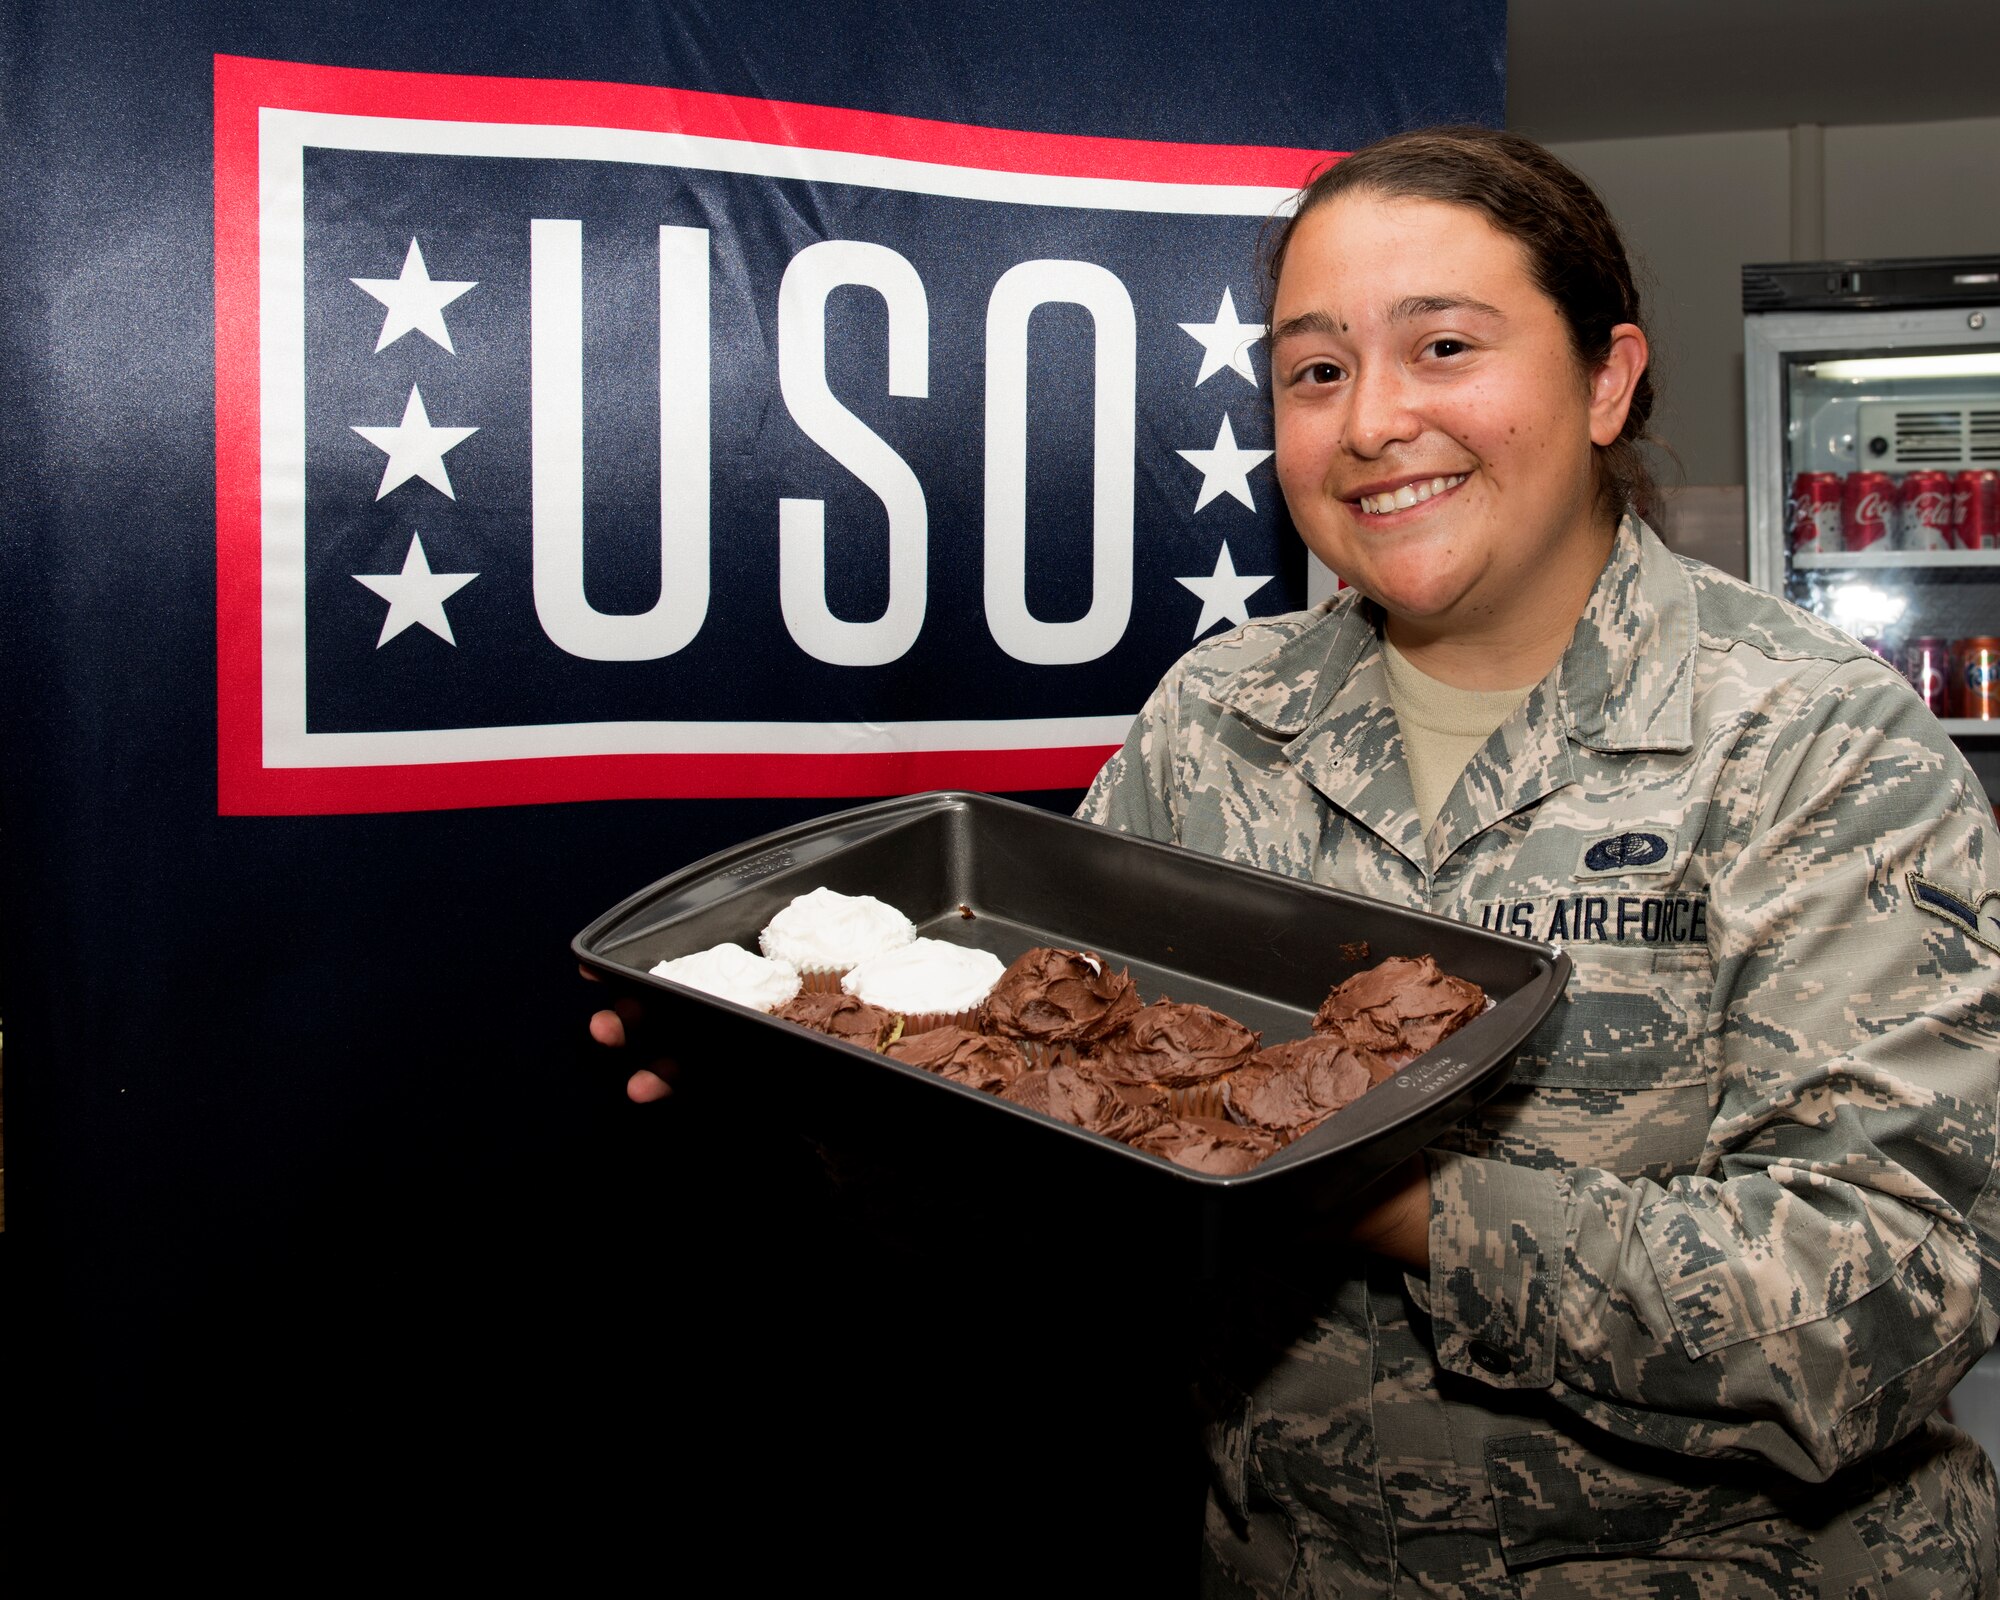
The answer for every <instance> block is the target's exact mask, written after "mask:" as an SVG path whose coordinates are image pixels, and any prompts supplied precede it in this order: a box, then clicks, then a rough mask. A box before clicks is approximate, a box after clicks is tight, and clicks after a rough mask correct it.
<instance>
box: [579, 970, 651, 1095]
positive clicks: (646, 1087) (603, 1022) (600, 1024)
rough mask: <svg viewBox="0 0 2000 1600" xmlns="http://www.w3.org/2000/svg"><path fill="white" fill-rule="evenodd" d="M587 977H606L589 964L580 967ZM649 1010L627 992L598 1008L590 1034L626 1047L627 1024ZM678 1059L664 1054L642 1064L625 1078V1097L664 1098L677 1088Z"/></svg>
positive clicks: (604, 1042) (613, 1046)
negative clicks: (672, 1058)
mask: <svg viewBox="0 0 2000 1600" xmlns="http://www.w3.org/2000/svg"><path fill="white" fill-rule="evenodd" d="M577 971H579V972H581V973H582V974H583V975H584V977H586V978H587V979H589V980H590V981H591V982H592V983H599V982H601V981H602V980H601V979H600V978H599V977H598V976H597V974H596V973H594V972H592V971H591V970H590V969H589V968H588V967H582V966H580V967H578V968H577ZM644 1014H645V1007H644V1006H642V1005H640V1003H639V1002H638V1001H637V1000H635V999H633V998H632V997H631V996H629V995H626V996H623V997H621V998H619V999H617V1000H614V1001H612V1002H611V1004H610V1006H609V1007H607V1008H606V1009H605V1010H603V1011H594V1012H592V1013H591V1017H590V1036H591V1038H593V1039H595V1040H596V1041H597V1042H598V1043H599V1044H601V1045H604V1046H606V1047H607V1048H609V1049H612V1050H622V1049H624V1048H625V1045H626V1043H627V1042H628V1036H627V1031H626V1030H627V1027H628V1025H630V1024H636V1023H637V1022H638V1020H639V1018H640V1017H641V1016H643V1015H644ZM673 1080H674V1063H673V1062H672V1061H671V1060H668V1059H666V1058H664V1057H663V1058H662V1059H660V1060H658V1061H655V1062H654V1063H653V1064H652V1065H651V1066H650V1067H641V1068H640V1069H639V1070H638V1071H637V1072H635V1073H633V1074H632V1076H631V1077H629V1078H627V1079H626V1080H625V1097H626V1098H627V1099H628V1100H634V1101H637V1102H638V1103H639V1104H640V1105H645V1104H647V1103H648V1102H649V1101H653V1100H664V1099H666V1097H667V1096H668V1095H670V1094H672V1093H673V1092H674V1082H673Z"/></svg>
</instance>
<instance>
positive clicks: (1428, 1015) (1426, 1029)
mask: <svg viewBox="0 0 2000 1600" xmlns="http://www.w3.org/2000/svg"><path fill="white" fill-rule="evenodd" d="M1485 1008H1486V991H1485V990H1483V989H1481V988H1480V987H1479V985H1478V984H1476V983H1469V982H1467V981H1466V980H1465V979H1464V978H1454V977H1452V976H1451V975H1450V974H1448V973H1446V972H1444V971H1442V970H1440V969H1439V967H1438V964H1437V962H1436V961H1434V960H1433V959H1432V958H1431V957H1429V956H1415V957H1411V956H1391V957H1389V958H1388V959H1387V960H1386V961H1383V962H1381V963H1379V964H1378V965H1376V966H1373V967H1370V968H1369V969H1368V970H1367V971H1366V972H1357V973H1355V975H1354V976H1353V977H1351V978H1349V979H1348V980H1347V981H1346V982H1345V983H1342V984H1339V985H1337V986H1336V987H1335V988H1334V990H1333V992H1332V993H1330V994H1329V995H1328V996H1327V997H1326V999H1325V1000H1324V1001H1323V1002H1321V1004H1320V1008H1319V1012H1318V1014H1317V1015H1315V1016H1314V1018H1313V1032H1315V1033H1318V1034H1324V1035H1327V1036H1329V1037H1332V1038H1335V1039H1338V1040H1339V1041H1340V1042H1341V1043H1342V1044H1344V1045H1346V1046H1347V1047H1348V1048H1349V1049H1350V1050H1352V1051H1354V1052H1355V1053H1356V1054H1357V1055H1360V1056H1362V1057H1363V1058H1364V1060H1365V1059H1367V1058H1368V1057H1370V1056H1373V1057H1375V1058H1376V1059H1375V1060H1373V1061H1370V1062H1369V1069H1370V1075H1371V1076H1373V1077H1374V1078H1375V1081H1376V1082H1378V1083H1379V1082H1380V1081H1381V1080H1382V1078H1385V1077H1387V1076H1388V1075H1389V1074H1390V1073H1391V1072H1393V1071H1394V1070H1395V1069H1396V1068H1397V1067H1399V1066H1402V1065H1404V1064H1406V1063H1408V1062H1410V1061H1413V1060H1415V1059H1416V1058H1417V1057H1418V1056H1420V1055H1422V1054H1423V1053H1424V1052H1425V1051H1426V1050H1429V1049H1430V1048H1432V1046H1434V1045H1437V1044H1439V1043H1441V1042H1442V1041H1443V1040H1445V1039H1448V1038H1449V1037H1450V1036H1451V1035H1452V1034H1454V1033H1456V1032H1458V1030H1459V1029H1460V1028H1462V1027H1464V1026H1465V1025H1466V1024H1467V1023H1468V1022H1470V1021H1471V1020H1472V1019H1473V1018H1474V1017H1476V1016H1478V1015H1479V1013H1480V1012H1481V1011H1483V1010H1484V1009H1485Z"/></svg>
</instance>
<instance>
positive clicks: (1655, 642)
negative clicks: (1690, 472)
mask: <svg viewBox="0 0 2000 1600" xmlns="http://www.w3.org/2000/svg"><path fill="white" fill-rule="evenodd" d="M1694 637H1695V599H1694V583H1693V580H1692V579H1691V578H1689V576H1688V574H1687V571H1686V569H1685V568H1683V567H1682V566H1681V564H1680V562H1679V560H1678V559H1677V558H1676V557H1675V556H1674V555H1673V554H1672V553H1671V552H1670V551H1669V550H1668V549H1667V548H1666V546H1664V545H1663V544H1661V543H1660V541H1659V539H1658V538H1657V537H1656V536H1655V535H1654V533H1653V531H1652V530H1651V529H1650V528H1648V527H1647V526H1646V525H1645V524H1644V523H1643V522H1641V521H1640V520H1639V519H1638V518H1637V517H1627V518H1626V519H1625V520H1624V521H1623V522H1622V523H1621V524H1620V525H1619V529H1618V533H1617V536H1616V538H1615V539H1614V541H1613V544H1612V549H1611V555H1610V558H1609V559H1608V560H1607V561H1606V562H1605V564H1604V571H1603V573H1602V574H1601V575H1600V576H1599V578H1598V580H1597V587H1596V588H1595V589H1594V590H1593V591H1592V593H1591V597H1590V601H1589V603H1588V604H1587V605H1586V606H1585V608H1584V613H1583V616H1582V617H1581V618H1580V619H1579V620H1578V622H1577V626H1576V632H1575V634H1574V635H1573V636H1572V638H1571V640H1570V644H1569V648H1568V649H1567V650H1565V651H1564V652H1563V656H1562V659H1561V660H1560V661H1559V662H1558V663H1557V664H1556V666H1555V668H1554V670H1553V671H1551V672H1550V673H1549V675H1548V676H1547V677H1545V678H1544V679H1543V680H1542V681H1541V682H1540V683H1539V684H1537V685H1536V686H1535V687H1534V688H1533V689H1532V690H1530V691H1529V694H1528V697H1527V699H1526V700H1524V701H1523V702H1522V704H1521V705H1520V707H1519V708H1518V709H1517V710H1516V711H1515V712H1514V714H1513V715H1512V716H1510V717H1509V718H1508V719H1507V720H1506V721H1505V722H1503V723H1502V724H1501V725H1500V726H1499V727H1498V728H1497V729H1495V730H1494V733H1493V736H1492V738H1490V739H1489V740H1487V742H1486V745H1485V747H1484V748H1483V749H1481V750H1480V751H1479V752H1478V754H1476V755H1475V756H1474V757H1473V758H1472V760H1471V762H1470V763H1468V765H1467V767H1466V769H1465V772H1464V774H1463V775H1462V776H1461V777H1460V780H1459V783H1458V785H1457V786H1456V788H1455V789H1454V790H1453V791H1452V793H1451V794H1450V795H1449V796H1448V797H1447V798H1446V800H1445V803H1444V807H1443V809H1442V810H1441V811H1440V812H1439V813H1438V817H1437V821H1436V822H1435V823H1434V824H1433V825H1432V827H1431V829H1430V830H1429V832H1428V833H1426V832H1425V830H1424V828H1423V826H1422V824H1421V822H1420V821H1419V820H1418V817H1417V812H1416V800H1415V797H1414V795H1413V794H1412V792H1411V789H1410V778H1409V770H1408V765H1407V762H1406V760H1405V758H1404V756H1403V744H1402V731H1401V729H1400V727H1399V726H1398V725H1397V722H1396V714H1395V712H1394V711H1393V710H1392V709H1391V707H1390V705H1389V692H1388V674H1387V673H1386V672H1385V671H1384V669H1383V666H1382V644H1381V638H1380V636H1379V634H1378V632H1377V629H1376V622H1375V613H1374V608H1373V607H1372V606H1369V605H1367V604H1365V603H1364V602H1362V601H1361V600H1360V599H1359V597H1358V596H1350V597H1347V598H1344V599H1341V600H1336V601H1335V602H1334V603H1333V604H1332V605H1331V606H1330V607H1329V608H1328V609H1327V612H1326V614H1325V616H1324V617H1323V618H1322V619H1321V621H1320V622H1319V623H1318V624H1317V625H1316V626H1314V627H1312V628H1309V629H1308V630H1307V631H1306V632H1304V633H1302V634H1300V635H1299V636H1298V637H1297V638H1295V639H1293V640H1291V641H1289V642H1288V643H1286V644H1285V645H1283V646H1282V647H1281V648H1280V649H1278V650H1276V651H1275V652H1273V653H1272V654H1271V655H1269V656H1267V657H1265V658H1264V659H1263V660H1262V661H1260V662H1257V663H1256V664H1254V665H1253V666H1251V667H1249V668H1247V669H1245V670H1243V671H1241V672H1239V673H1237V674H1235V675H1234V677H1233V680H1232V681H1231V682H1230V683H1229V685H1228V687H1227V689H1226V691H1225V692H1224V693H1223V694H1222V695H1221V696H1220V697H1219V698H1220V700H1221V703H1222V704H1223V705H1224V706H1225V707H1227V708H1228V709H1230V710H1232V711H1234V712H1236V713H1237V714H1238V715H1239V716H1242V717H1244V718H1246V719H1247V720H1249V721H1250V722H1252V723H1255V724H1257V725H1258V726H1260V727H1262V728H1264V729H1265V730H1266V731H1268V732H1270V733H1271V734H1274V735H1276V736H1279V737H1282V738H1284V739H1286V740H1287V741H1289V742H1288V743H1287V744H1286V745H1285V758H1286V760H1287V761H1288V762H1289V763H1290V764H1291V767H1292V770H1293V771H1294V772H1296V773H1297V774H1298V775H1299V777H1300V778H1302V779H1303V780H1304V781H1305V782H1307V783H1308V784H1310V785H1311V786H1312V787H1313V788H1314V789H1316V790H1318V791H1319V793H1320V794H1321V795H1323V796H1325V798H1326V799H1328V800H1329V801H1331V802H1332V803H1333V804H1334V805H1336V806H1339V807H1340V808H1341V809H1342V810H1343V811H1345V812H1346V813H1347V814H1348V815H1349V816H1351V817H1353V818H1354V819H1355V820H1356V821H1357V822H1359V823H1361V824H1362V825H1363V826H1364V827H1366V828H1368V829H1369V830H1370V831H1371V832H1373V833H1374V834H1375V835H1376V836H1377V837H1378V838H1380V839H1381V840H1382V841H1383V843H1385V844H1386V845H1388V846H1389V847H1390V848H1391V849H1393V850H1395V851H1396V852H1397V853H1398V854H1400V855H1402V856H1403V857H1404V858H1405V859H1407V860H1408V861H1409V862H1410V863H1411V864H1412V865H1413V866H1415V867H1416V868H1418V870H1420V871H1422V872H1424V873H1425V874H1426V875H1428V874H1430V873H1434V872H1436V871H1438V870H1439V869H1440V868H1442V866H1443V865H1444V863H1445V862H1446V861H1448V860H1449V859H1450V858H1451V857H1452V855H1453V854H1454V853H1455V852H1456V851H1457V850H1458V849H1459V847H1460V846H1461V845H1463V844H1464V843H1465V842H1466V841H1467V840H1469V839H1472V838H1474V837H1475V836H1477V835H1478V834H1480V833H1482V832H1483V831H1485V830H1486V829H1487V828H1489V827H1491V826H1493V825H1494V824H1495V823H1496V822H1499V821H1500V820H1502V819H1503V818H1505V817H1508V816H1511V815H1514V814H1515V813H1517V812H1519V811H1522V810H1525V809H1526V808H1527V807H1529V806H1532V805H1534V804H1536V803H1537V802H1538V801H1540V800H1542V799H1544V798H1545V797H1546V796H1548V795H1550V794H1553V793H1554V792H1555V791H1556V790H1558V789H1561V788H1563V787H1565V786H1566V785H1568V784H1570V783H1572V782H1574V781H1575V777H1576V768H1575V764H1574V761H1573V760H1572V756H1571V750H1572V747H1573V746H1574V745H1582V746H1585V747H1587V748H1589V749H1592V750H1600V751H1613V750H1617V751H1627V750H1686V749H1689V748H1691V747H1692V745H1693V732H1692V728H1693V680H1694V664H1693V653H1694V651H1693V644H1694Z"/></svg>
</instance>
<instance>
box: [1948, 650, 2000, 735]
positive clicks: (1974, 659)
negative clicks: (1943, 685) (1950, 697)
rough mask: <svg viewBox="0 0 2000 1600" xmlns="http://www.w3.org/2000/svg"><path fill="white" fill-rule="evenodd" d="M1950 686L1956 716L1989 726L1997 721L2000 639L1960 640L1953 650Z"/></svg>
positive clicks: (1999, 690) (1999, 693)
mask: <svg viewBox="0 0 2000 1600" xmlns="http://www.w3.org/2000/svg"><path fill="white" fill-rule="evenodd" d="M1952 665H1953V670H1952V686H1953V687H1954V688H1955V689H1956V690H1957V691H1958V693H1957V696H1956V699H1957V702H1958V715H1959V716H1961V717H1978V718H1980V719H1981V720H1982V721H1986V722H1991V721H1992V720H1993V719H1994V718H1995V717H2000V639H1995V638H1989V637H1985V636H1982V637H1980V638H1977V639H1960V640H1958V641H1957V643H1955V644H1954V645H1953V646H1952Z"/></svg>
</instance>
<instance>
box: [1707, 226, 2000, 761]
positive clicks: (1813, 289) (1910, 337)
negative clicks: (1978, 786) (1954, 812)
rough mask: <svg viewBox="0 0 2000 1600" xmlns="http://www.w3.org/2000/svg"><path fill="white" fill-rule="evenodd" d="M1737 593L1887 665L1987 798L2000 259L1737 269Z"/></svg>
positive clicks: (1996, 564) (1999, 635)
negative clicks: (1805, 614) (1741, 568)
mask: <svg viewBox="0 0 2000 1600" xmlns="http://www.w3.org/2000/svg"><path fill="white" fill-rule="evenodd" d="M1743 382H1744V399H1745V407H1744V409H1745V421H1746V425H1747V434H1748V459H1747V462H1746V471H1747V479H1746V483H1745V499H1746V502H1747V507H1748V512H1749V550H1748V556H1749V573H1750V581H1751V582H1752V583H1755V584H1757V585H1759V586H1760V587H1762V588H1765V589H1769V590H1771V591H1772V592H1774V593H1777V594H1782V595H1784V596H1786V597H1787V598H1788V599H1790V600H1793V601H1795V602H1797V603H1798V604H1799V605H1802V606H1804V607H1805V608H1806V609H1807V610H1809V611H1812V612H1815V613H1817V614H1818V615H1820V616H1822V617H1825V618H1826V619H1827V620H1828V621H1829V622H1832V623H1833V624H1834V625H1835V626H1837V627H1839V628H1841V629H1843V630H1844V631H1846V632H1848V633H1850V634H1853V635H1854V636H1855V637H1856V638H1857V639H1859V640H1861V641H1862V642H1863V643H1864V644H1867V645H1868V646H1869V647H1870V648H1871V649H1873V650H1875V651H1876V652H1877V653H1879V654H1880V655H1882V656H1883V657H1884V658H1885V659H1887V660H1889V661H1891V662H1893V663H1894V664H1895V665H1896V666H1898V667H1899V668H1901V669H1902V671H1903V672H1904V674H1905V675H1906V676H1908V678H1909V679H1910V681H1911V683H1912V684H1913V685H1915V687H1916V688H1917V690H1918V692H1919V693H1920V694H1922V695H1923V696H1924V698H1925V700H1926V701H1927V702H1928V703H1929V704H1930V707H1931V709H1932V710H1933V711H1935V712H1936V713H1937V714H1938V716H1939V717H1940V718H1941V719H1942V720H1943V722H1944V725H1945V727H1946V728H1947V729H1949V730H1950V732H1951V733H1952V735H1953V736H1954V737H1955V738H1956V739H1957V740H1958V742H1959V744H1960V746H1961V748H1963V749H1964V750H1965V752H1966V754H1967V755H1968V756H1969V757H1970V758H1971V759H1972V763H1973V766H1974V768H1975V769H1976V770H1977V771H1978V772H1979V774H1980V777H1981V779H1982V780H1983V781H1984V782H1985V784H1986V787H1987V791H1988V792H1989V793H2000V256H1993V257H1953V258H1943V259H1930V260H1914V261H1818V262H1799V261H1794V262H1784V263H1779V264H1775V265H1769V266H1746V267H1744V268H1743Z"/></svg>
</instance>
